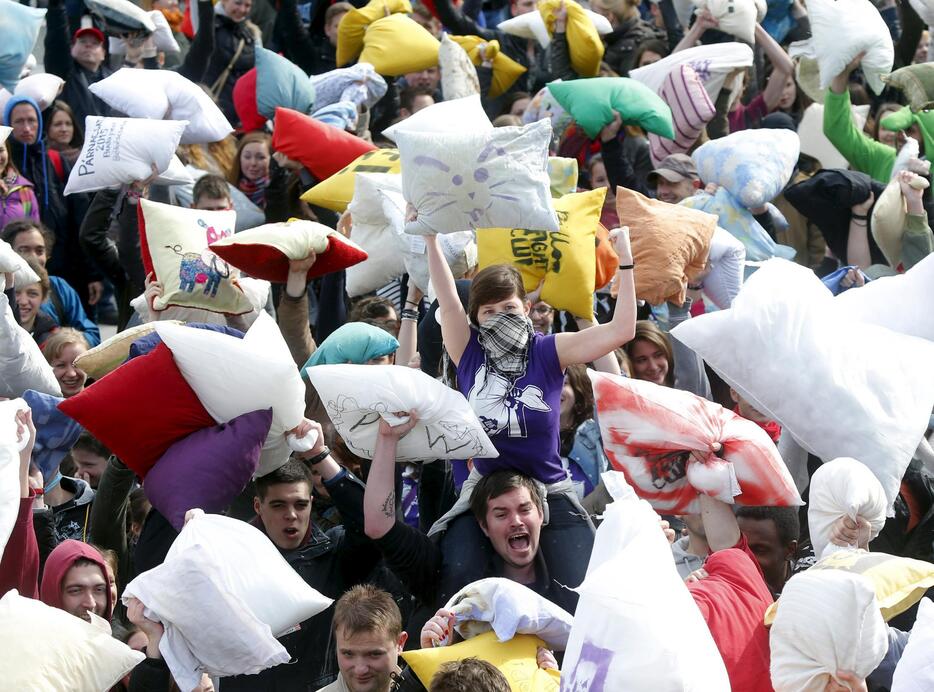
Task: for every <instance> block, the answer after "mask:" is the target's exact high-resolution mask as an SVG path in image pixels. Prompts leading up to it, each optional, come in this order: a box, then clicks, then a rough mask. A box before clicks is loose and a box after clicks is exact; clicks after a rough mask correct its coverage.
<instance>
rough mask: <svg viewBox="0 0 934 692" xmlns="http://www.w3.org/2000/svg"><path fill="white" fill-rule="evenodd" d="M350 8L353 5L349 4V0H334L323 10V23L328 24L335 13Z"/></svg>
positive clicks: (341, 12) (344, 11)
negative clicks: (343, 0) (345, 0)
mask: <svg viewBox="0 0 934 692" xmlns="http://www.w3.org/2000/svg"><path fill="white" fill-rule="evenodd" d="M352 9H353V5H351V4H350V3H349V2H335V3H334V4H333V5H331V6H330V7H328V8H327V9H326V10H325V11H324V23H325V24H330V22H331V19H333V18H334V15H335V14H343V13H346V12H350V10H352Z"/></svg>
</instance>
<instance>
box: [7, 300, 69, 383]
mask: <svg viewBox="0 0 934 692" xmlns="http://www.w3.org/2000/svg"><path fill="white" fill-rule="evenodd" d="M27 389H35V390H36V391H37V392H41V393H43V394H51V395H53V396H61V395H62V390H61V387H59V384H58V380H57V379H55V373H54V372H52V366H51V365H49V363H48V361H47V360H46V359H45V356H43V355H42V351H40V350H39V345H38V344H37V343H36V340H35V339H33V338H32V335H31V334H30V333H29V332H27V331H26V330H25V329H23V328H22V327H20V326H19V325H18V324H17V323H16V319H15V318H14V317H13V311H12V310H11V309H10V303H9V301H8V300H7V297H6V294H5V293H0V396H2V397H10V398H13V397H18V396H21V395H22V393H23V392H25V391H26V390H27Z"/></svg>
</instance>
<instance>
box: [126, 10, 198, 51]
mask: <svg viewBox="0 0 934 692" xmlns="http://www.w3.org/2000/svg"><path fill="white" fill-rule="evenodd" d="M147 14H148V15H149V18H150V19H152V23H153V25H154V26H155V27H156V30H155V31H154V32H153V34H152V38H153V42H154V43H155V44H156V50H157V51H159V52H162V53H181V52H182V49H181V47H180V46H179V45H178V41H176V40H175V36H174V35H173V33H172V27H171V26H169V21H168V20H167V19H166V18H165V15H164V14H162V12H160V11H159V10H150V11H149V12H147ZM108 45H109V47H108V52H109V53H111V54H113V55H126V41H124V40H123V39H122V38H117V37H116V36H110V37H109V38H108Z"/></svg>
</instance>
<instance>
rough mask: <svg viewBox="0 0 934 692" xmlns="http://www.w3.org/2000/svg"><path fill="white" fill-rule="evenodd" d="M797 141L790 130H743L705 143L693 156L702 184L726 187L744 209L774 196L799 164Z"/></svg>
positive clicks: (766, 201) (798, 143)
mask: <svg viewBox="0 0 934 692" xmlns="http://www.w3.org/2000/svg"><path fill="white" fill-rule="evenodd" d="M799 148H800V141H799V140H798V135H797V134H796V133H794V132H792V131H791V130H773V129H763V130H742V131H740V132H734V133H732V134H730V135H727V136H726V137H721V138H719V139H713V140H710V141H709V142H705V143H704V144H702V145H701V146H700V147H698V148H697V149H695V150H694V153H693V155H692V158H693V159H694V163H695V164H697V172H698V174H699V175H700V179H701V181H702V182H704V183H716V184H717V185H720V186H722V187H725V188H726V189H727V191H728V192H729V193H730V194H732V195H733V197H734V198H735V199H736V200H737V201H739V203H740V204H742V205H743V206H744V207H746V208H747V209H755V208H757V207H761V206H764V205H765V204H766V203H768V202H771V201H772V200H773V199H774V198H775V197H777V196H778V195H779V194H780V193H781V191H782V189H784V187H785V185H786V184H787V183H788V181H789V180H790V179H791V176H792V174H793V173H794V170H795V167H796V166H797V164H798V151H799Z"/></svg>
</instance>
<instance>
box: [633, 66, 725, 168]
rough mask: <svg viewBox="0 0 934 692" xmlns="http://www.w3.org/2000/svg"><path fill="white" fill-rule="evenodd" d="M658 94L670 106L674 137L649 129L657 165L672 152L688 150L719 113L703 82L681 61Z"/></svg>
mask: <svg viewBox="0 0 934 692" xmlns="http://www.w3.org/2000/svg"><path fill="white" fill-rule="evenodd" d="M658 95H659V96H661V97H662V99H664V101H665V103H667V104H668V106H669V107H670V108H671V119H672V121H673V122H674V126H675V138H674V139H673V140H672V139H666V138H664V137H659V136H658V135H656V134H654V133H649V144H650V146H651V153H652V163H653V164H654V165H656V166H657V165H658V164H659V163H660V162H661V160H662V159H664V158H665V157H666V156H668V155H669V154H679V153H680V154H683V153H686V152H687V151H688V150H689V149H690V148H691V147H692V146H693V145H694V142H696V141H697V138H698V137H700V134H701V132H703V131H704V126H706V125H707V123H709V122H710V121H711V120H713V116H714V114H715V113H716V110H715V108H714V105H713V101H711V100H710V96H709V95H708V94H707V90H706V89H705V88H704V83H703V82H702V81H701V78H700V77H699V76H698V74H697V72H696V71H695V70H694V68H693V67H691V66H690V65H680V66H679V67H676V68H674V69H673V70H672V71H671V72H669V73H668V76H667V77H665V81H664V82H663V83H662V87H661V89H659V91H658Z"/></svg>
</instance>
